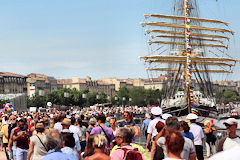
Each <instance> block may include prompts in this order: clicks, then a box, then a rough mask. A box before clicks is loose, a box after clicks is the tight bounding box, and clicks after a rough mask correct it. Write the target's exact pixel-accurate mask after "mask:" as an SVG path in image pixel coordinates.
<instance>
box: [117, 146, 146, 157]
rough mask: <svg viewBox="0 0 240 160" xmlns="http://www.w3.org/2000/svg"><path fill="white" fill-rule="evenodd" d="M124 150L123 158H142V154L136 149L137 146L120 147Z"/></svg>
mask: <svg viewBox="0 0 240 160" xmlns="http://www.w3.org/2000/svg"><path fill="white" fill-rule="evenodd" d="M121 149H122V150H123V151H124V156H123V160H143V158H142V154H141V153H140V152H139V151H138V149H137V148H134V149H127V148H121Z"/></svg>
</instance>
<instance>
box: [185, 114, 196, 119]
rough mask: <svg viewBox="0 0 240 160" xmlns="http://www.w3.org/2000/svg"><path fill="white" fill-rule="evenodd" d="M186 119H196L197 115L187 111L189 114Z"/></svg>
mask: <svg viewBox="0 0 240 160" xmlns="http://www.w3.org/2000/svg"><path fill="white" fill-rule="evenodd" d="M187 119H189V120H194V119H198V116H197V115H196V114H193V113H189V114H188V115H187Z"/></svg>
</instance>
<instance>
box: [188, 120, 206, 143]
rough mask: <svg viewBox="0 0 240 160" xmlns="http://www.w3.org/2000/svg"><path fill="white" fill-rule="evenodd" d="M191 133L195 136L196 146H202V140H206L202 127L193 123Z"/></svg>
mask: <svg viewBox="0 0 240 160" xmlns="http://www.w3.org/2000/svg"><path fill="white" fill-rule="evenodd" d="M190 132H192V133H193V136H194V145H202V138H204V133H203V130H202V127H200V126H199V125H197V124H196V123H192V124H191V125H190Z"/></svg>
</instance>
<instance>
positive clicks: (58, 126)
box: [53, 123, 62, 132]
mask: <svg viewBox="0 0 240 160" xmlns="http://www.w3.org/2000/svg"><path fill="white" fill-rule="evenodd" d="M53 128H55V129H57V130H58V131H59V132H61V131H62V125H61V123H55V124H54V127H53Z"/></svg>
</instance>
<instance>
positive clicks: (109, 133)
mask: <svg viewBox="0 0 240 160" xmlns="http://www.w3.org/2000/svg"><path fill="white" fill-rule="evenodd" d="M102 128H103V129H104V131H105V132H106V134H107V136H108V138H109V140H110V142H112V141H113V140H114V135H113V131H112V130H111V129H110V128H108V127H102ZM102 128H101V127H99V126H97V127H95V128H93V129H92V131H91V134H101V135H103V136H105V137H106V135H105V134H104V132H103V130H102ZM108 138H107V137H106V139H108ZM110 142H108V144H107V148H108V149H110Z"/></svg>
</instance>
